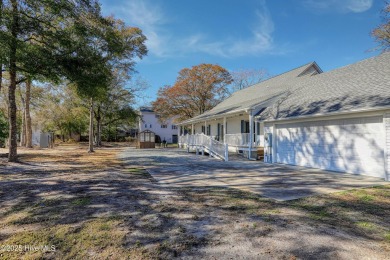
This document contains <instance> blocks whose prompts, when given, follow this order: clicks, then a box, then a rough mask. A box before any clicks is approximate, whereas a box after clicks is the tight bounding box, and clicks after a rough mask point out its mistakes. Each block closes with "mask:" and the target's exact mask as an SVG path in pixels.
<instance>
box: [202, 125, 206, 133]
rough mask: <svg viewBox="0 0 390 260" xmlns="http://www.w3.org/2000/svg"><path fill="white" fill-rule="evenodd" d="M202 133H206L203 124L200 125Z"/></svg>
mask: <svg viewBox="0 0 390 260" xmlns="http://www.w3.org/2000/svg"><path fill="white" fill-rule="evenodd" d="M202 133H203V134H204V133H206V131H205V127H204V125H202Z"/></svg>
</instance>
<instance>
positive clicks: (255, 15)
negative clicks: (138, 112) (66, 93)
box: [101, 0, 385, 102]
mask: <svg viewBox="0 0 390 260" xmlns="http://www.w3.org/2000/svg"><path fill="white" fill-rule="evenodd" d="M101 3H102V11H103V13H104V14H105V15H114V16H115V17H116V18H120V19H122V20H124V21H125V22H126V23H127V24H128V25H131V26H137V27H140V28H141V29H142V30H143V32H144V34H145V35H146V37H147V38H148V41H147V42H146V44H147V47H148V49H149V53H148V56H146V57H145V58H143V59H142V60H141V61H138V63H137V66H136V70H137V71H138V72H139V73H138V75H139V76H141V77H142V78H144V79H145V80H146V81H148V82H149V84H150V88H149V89H148V91H147V93H146V94H147V96H149V98H147V99H146V102H148V101H153V100H154V99H155V98H156V95H157V90H158V88H159V87H161V86H164V85H171V84H174V82H175V80H176V77H177V73H178V72H179V71H180V70H181V69H182V68H185V67H191V66H194V65H197V64H200V63H213V64H219V65H221V66H222V67H224V68H226V69H228V70H232V71H234V70H240V69H266V70H267V71H268V72H269V73H270V74H271V75H277V74H280V73H283V72H285V71H288V70H290V69H293V68H295V67H298V66H300V65H303V64H306V63H308V62H311V61H316V62H317V63H318V65H319V66H320V67H321V68H322V69H323V70H324V71H329V70H332V69H335V68H338V67H341V66H345V65H348V64H351V63H354V62H357V61H359V60H362V59H365V58H368V57H371V56H375V55H377V54H378V53H379V52H378V51H373V49H374V48H375V46H376V43H375V42H374V40H373V38H371V37H370V31H371V30H372V29H373V28H375V27H376V26H378V25H379V24H380V23H381V17H380V11H381V9H382V8H383V7H384V3H385V1H384V0H272V1H271V0H268V1H266V0H101Z"/></svg>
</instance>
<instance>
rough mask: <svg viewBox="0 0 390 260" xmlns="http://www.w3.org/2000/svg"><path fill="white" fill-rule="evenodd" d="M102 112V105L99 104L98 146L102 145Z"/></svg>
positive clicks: (97, 117) (97, 119)
mask: <svg viewBox="0 0 390 260" xmlns="http://www.w3.org/2000/svg"><path fill="white" fill-rule="evenodd" d="M100 112H101V111H100V105H98V109H97V115H96V125H97V129H96V132H97V133H96V146H98V147H100V146H102V117H101V113H100Z"/></svg>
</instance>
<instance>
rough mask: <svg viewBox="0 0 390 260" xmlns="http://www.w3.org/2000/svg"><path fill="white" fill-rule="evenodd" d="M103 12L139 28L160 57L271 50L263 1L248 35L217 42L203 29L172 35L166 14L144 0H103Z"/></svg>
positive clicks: (269, 26)
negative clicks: (117, 1)
mask: <svg viewBox="0 0 390 260" xmlns="http://www.w3.org/2000/svg"><path fill="white" fill-rule="evenodd" d="M103 11H104V12H105V13H113V14H115V16H117V17H119V18H121V19H123V20H124V21H126V23H127V24H129V25H133V26H138V27H140V28H141V29H142V30H143V33H144V34H145V36H146V37H147V39H148V40H147V42H146V45H147V47H148V49H149V53H150V54H152V55H155V56H156V57H160V58H164V57H173V56H185V55H187V54H189V53H206V54H209V55H213V56H221V57H237V56H246V55H259V54H263V53H266V52H267V53H272V52H274V50H275V46H274V40H273V35H272V34H273V31H274V23H273V21H272V18H271V15H270V13H269V11H268V9H267V6H266V3H265V0H261V1H260V4H259V8H258V9H257V10H256V22H255V24H254V25H253V26H252V30H250V32H251V35H250V36H248V38H244V39H239V38H237V37H235V36H227V37H225V38H223V39H219V40H217V41H216V40H214V39H211V37H210V36H208V35H206V34H204V33H203V32H202V33H198V32H192V33H191V32H190V33H189V35H187V36H181V37H180V36H178V35H175V33H174V31H169V30H168V28H169V27H170V26H169V22H170V19H169V18H168V15H167V14H165V13H164V11H163V10H162V8H160V7H159V6H158V5H157V4H156V3H155V2H154V3H153V4H152V3H151V2H148V1H145V0H132V1H126V2H125V3H123V4H121V5H120V6H110V2H109V0H107V4H105V2H104V1H103ZM274 53H275V52H274Z"/></svg>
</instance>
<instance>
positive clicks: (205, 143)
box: [179, 134, 229, 161]
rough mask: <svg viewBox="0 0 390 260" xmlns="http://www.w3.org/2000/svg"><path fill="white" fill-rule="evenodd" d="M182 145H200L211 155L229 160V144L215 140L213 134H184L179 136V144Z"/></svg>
mask: <svg viewBox="0 0 390 260" xmlns="http://www.w3.org/2000/svg"><path fill="white" fill-rule="evenodd" d="M182 145H185V146H187V148H189V147H191V146H192V147H196V148H198V147H200V148H201V149H204V150H206V151H207V152H208V153H209V154H210V155H213V156H216V157H219V158H220V159H223V160H225V161H228V160H229V149H228V145H227V144H224V143H221V142H219V141H217V140H215V138H213V137H212V136H211V137H210V136H208V135H205V134H194V135H188V134H187V135H182V136H179V146H182ZM204 150H203V151H204Z"/></svg>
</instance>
